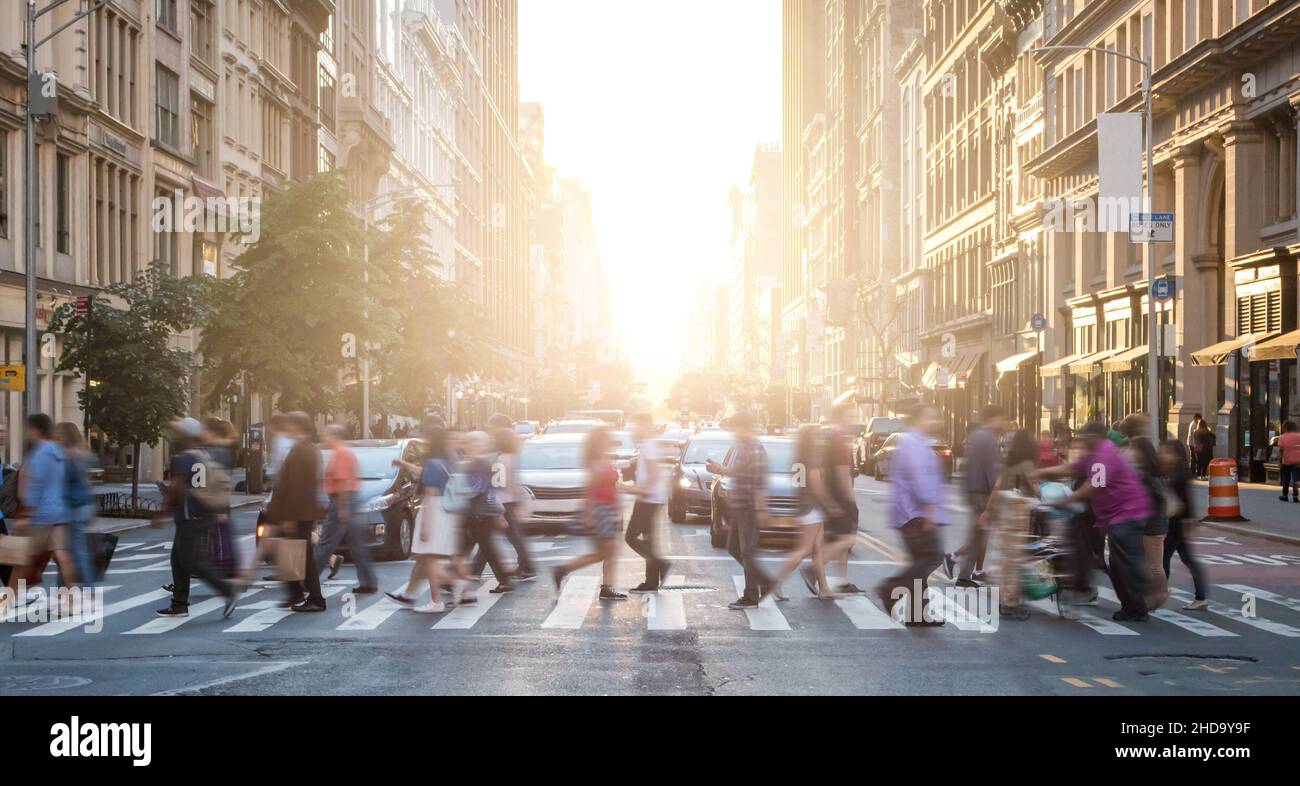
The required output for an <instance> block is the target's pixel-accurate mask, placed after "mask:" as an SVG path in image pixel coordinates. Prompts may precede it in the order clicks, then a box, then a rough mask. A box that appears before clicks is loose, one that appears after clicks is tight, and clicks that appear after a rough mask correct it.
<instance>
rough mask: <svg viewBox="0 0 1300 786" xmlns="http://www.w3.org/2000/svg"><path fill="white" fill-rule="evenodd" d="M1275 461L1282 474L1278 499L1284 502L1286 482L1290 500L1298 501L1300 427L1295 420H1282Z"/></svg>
mask: <svg viewBox="0 0 1300 786" xmlns="http://www.w3.org/2000/svg"><path fill="white" fill-rule="evenodd" d="M1277 451H1278V456H1277V461H1278V464H1279V465H1280V467H1279V469H1280V470H1281V475H1282V496H1280V497H1278V499H1280V500H1282V501H1283V502H1286V492H1287V487H1288V484H1289V486H1290V489H1291V501H1292V502H1300V429H1297V428H1296V424H1295V421H1293V420H1286V421H1283V422H1282V433H1281V434H1278V435H1277Z"/></svg>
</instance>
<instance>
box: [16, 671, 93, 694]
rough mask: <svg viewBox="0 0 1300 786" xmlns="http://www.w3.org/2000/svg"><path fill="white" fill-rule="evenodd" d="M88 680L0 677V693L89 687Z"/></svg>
mask: <svg viewBox="0 0 1300 786" xmlns="http://www.w3.org/2000/svg"><path fill="white" fill-rule="evenodd" d="M89 684H90V680H88V679H86V678H85V677H61V676H47V675H39V676H30V677H28V676H21V675H9V676H7V677H0V691H29V690H34V691H45V690H68V689H69V688H80V687H81V686H82V685H89Z"/></svg>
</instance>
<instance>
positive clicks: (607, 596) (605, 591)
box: [600, 587, 627, 600]
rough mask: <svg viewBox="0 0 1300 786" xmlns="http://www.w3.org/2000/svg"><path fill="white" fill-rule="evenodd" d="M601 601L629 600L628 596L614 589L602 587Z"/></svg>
mask: <svg viewBox="0 0 1300 786" xmlns="http://www.w3.org/2000/svg"><path fill="white" fill-rule="evenodd" d="M600 599H601V600H627V595H625V594H623V593H622V592H617V591H616V590H614V588H613V587H601V588H600Z"/></svg>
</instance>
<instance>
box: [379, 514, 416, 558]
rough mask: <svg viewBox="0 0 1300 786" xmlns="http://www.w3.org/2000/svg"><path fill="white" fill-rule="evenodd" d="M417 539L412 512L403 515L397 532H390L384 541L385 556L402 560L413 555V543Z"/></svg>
mask: <svg viewBox="0 0 1300 786" xmlns="http://www.w3.org/2000/svg"><path fill="white" fill-rule="evenodd" d="M414 540H415V520H414V519H413V518H412V517H411V515H410V514H407V515H405V516H403V517H402V524H401V526H399V527H398V528H397V531H396V532H390V533H389V534H388V537H387V538H386V542H385V543H384V558H385V559H390V560H396V561H401V560H404V559H407V558H409V557H410V556H411V543H412V542H413V541H414Z"/></svg>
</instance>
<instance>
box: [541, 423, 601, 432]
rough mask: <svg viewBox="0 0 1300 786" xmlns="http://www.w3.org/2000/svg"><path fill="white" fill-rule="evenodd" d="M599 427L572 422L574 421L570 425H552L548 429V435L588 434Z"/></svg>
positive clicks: (592, 424) (595, 424)
mask: <svg viewBox="0 0 1300 786" xmlns="http://www.w3.org/2000/svg"><path fill="white" fill-rule="evenodd" d="M597 425H599V424H597V423H586V422H572V421H571V422H568V423H552V424H551V425H549V426H547V427H546V433H547V434H586V433H587V432H588V431H591V430H592V429H593V428H595V427H596V426H597Z"/></svg>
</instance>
